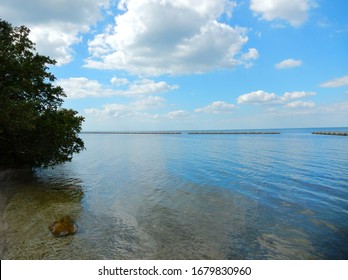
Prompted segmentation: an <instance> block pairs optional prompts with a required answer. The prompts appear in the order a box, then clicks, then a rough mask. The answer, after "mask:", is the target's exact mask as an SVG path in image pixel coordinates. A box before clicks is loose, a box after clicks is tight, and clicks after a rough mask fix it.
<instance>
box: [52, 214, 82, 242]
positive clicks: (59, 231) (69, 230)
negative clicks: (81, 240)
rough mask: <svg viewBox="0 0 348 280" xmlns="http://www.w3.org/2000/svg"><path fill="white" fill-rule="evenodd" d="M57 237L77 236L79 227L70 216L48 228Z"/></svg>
mask: <svg viewBox="0 0 348 280" xmlns="http://www.w3.org/2000/svg"><path fill="white" fill-rule="evenodd" d="M48 229H49V230H50V231H51V232H52V234H53V235H54V236H55V237H61V236H66V235H72V234H75V233H76V231H77V229H78V226H77V225H76V224H75V223H74V220H73V219H72V218H71V217H70V216H69V215H67V216H64V217H63V218H61V219H60V220H58V221H55V222H54V223H53V224H52V225H50V226H49V227H48Z"/></svg>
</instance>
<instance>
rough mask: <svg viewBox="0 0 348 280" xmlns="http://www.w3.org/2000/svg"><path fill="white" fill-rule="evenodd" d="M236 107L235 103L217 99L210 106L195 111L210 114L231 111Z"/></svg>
mask: <svg viewBox="0 0 348 280" xmlns="http://www.w3.org/2000/svg"><path fill="white" fill-rule="evenodd" d="M235 107H236V106H235V105H233V104H229V103H226V102H224V101H215V102H213V103H211V104H209V105H208V106H205V107H203V108H198V109H196V110H195V112H196V113H208V114H222V113H231V112H232V110H233V109H235Z"/></svg>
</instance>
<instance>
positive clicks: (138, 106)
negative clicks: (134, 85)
mask: <svg viewBox="0 0 348 280" xmlns="http://www.w3.org/2000/svg"><path fill="white" fill-rule="evenodd" d="M164 102H165V99H164V98H162V97H159V96H147V97H142V98H139V99H137V100H135V101H134V102H131V103H129V104H117V103H111V104H105V105H104V106H103V109H101V110H100V109H96V108H89V109H86V110H85V113H86V114H87V115H94V116H98V117H113V118H126V117H139V116H143V115H149V114H148V113H146V112H145V111H146V110H150V109H153V108H158V107H161V106H163V104H164Z"/></svg>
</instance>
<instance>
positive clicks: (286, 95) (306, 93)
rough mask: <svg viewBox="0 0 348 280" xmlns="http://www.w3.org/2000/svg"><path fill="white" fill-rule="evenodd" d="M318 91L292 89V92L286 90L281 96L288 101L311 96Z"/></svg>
mask: <svg viewBox="0 0 348 280" xmlns="http://www.w3.org/2000/svg"><path fill="white" fill-rule="evenodd" d="M316 94H317V93H316V92H312V91H292V92H285V93H284V95H283V96H282V97H281V99H282V100H284V101H287V100H290V99H299V98H304V97H309V96H314V95H316Z"/></svg>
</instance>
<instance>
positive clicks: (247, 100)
mask: <svg viewBox="0 0 348 280" xmlns="http://www.w3.org/2000/svg"><path fill="white" fill-rule="evenodd" d="M278 100H279V97H278V96H277V95H276V94H275V93H268V92H265V91H263V90H257V91H253V92H250V93H246V94H243V95H241V96H239V97H238V99H237V103H238V104H258V103H270V102H274V101H278Z"/></svg>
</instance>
